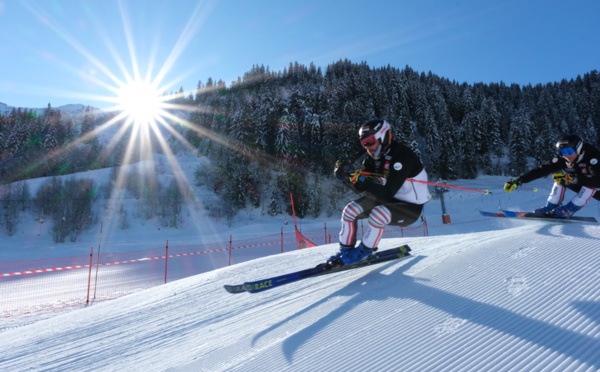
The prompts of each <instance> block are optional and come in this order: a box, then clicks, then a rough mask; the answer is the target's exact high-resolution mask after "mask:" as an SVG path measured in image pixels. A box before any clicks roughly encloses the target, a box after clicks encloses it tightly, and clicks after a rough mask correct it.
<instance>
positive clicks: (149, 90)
mask: <svg viewBox="0 0 600 372" xmlns="http://www.w3.org/2000/svg"><path fill="white" fill-rule="evenodd" d="M163 106H164V97H163V95H162V94H161V92H160V91H158V90H157V89H156V88H155V87H154V86H152V84H150V83H148V82H146V81H143V80H136V81H132V82H130V83H129V84H126V85H124V86H123V87H121V89H120V90H119V92H118V109H119V110H120V111H122V112H123V114H124V116H125V117H126V118H127V120H128V121H130V122H133V123H135V124H138V125H148V124H151V123H152V122H154V121H155V120H156V119H157V118H158V117H160V116H161V113H162V112H163Z"/></svg>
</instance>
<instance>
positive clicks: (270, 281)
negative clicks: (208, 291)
mask: <svg viewBox="0 0 600 372" xmlns="http://www.w3.org/2000/svg"><path fill="white" fill-rule="evenodd" d="M410 251H411V249H410V247H409V246H408V245H403V246H400V247H396V248H392V249H388V250H385V251H379V252H376V253H374V254H372V255H371V256H369V257H368V258H367V259H366V260H364V261H360V262H357V263H355V264H352V265H344V266H339V267H334V268H330V269H327V267H326V266H325V264H319V265H317V266H315V267H312V268H310V269H304V270H300V271H296V272H293V273H288V274H283V275H279V276H274V277H272V278H265V279H261V280H255V281H249V282H245V283H244V284H238V285H225V286H224V287H225V290H226V291H227V292H229V293H233V294H237V293H244V292H249V293H256V292H262V291H266V290H268V289H272V288H276V287H279V286H282V285H284V284H289V283H293V282H297V281H299V280H303V279H308V278H313V277H317V276H321V275H328V274H334V273H339V272H342V271H347V270H351V269H356V268H360V267H365V266H369V265H374V264H378V263H382V262H388V261H393V260H396V259H399V258H403V257H408V256H410V253H409V252H410Z"/></svg>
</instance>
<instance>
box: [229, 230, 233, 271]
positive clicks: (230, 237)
mask: <svg viewBox="0 0 600 372" xmlns="http://www.w3.org/2000/svg"><path fill="white" fill-rule="evenodd" d="M232 240H233V236H232V235H229V266H231V250H232V247H231V241H232Z"/></svg>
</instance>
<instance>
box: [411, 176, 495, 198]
mask: <svg viewBox="0 0 600 372" xmlns="http://www.w3.org/2000/svg"><path fill="white" fill-rule="evenodd" d="M406 180H407V181H410V182H417V183H424V184H427V185H432V186H439V187H447V188H449V189H458V190H464V191H473V192H480V193H482V194H486V195H487V194H491V193H492V192H491V191H489V190H481V189H474V188H471V187H464V186H453V185H448V184H446V183H438V182H429V181H422V180H415V179H413V178H407V179H406Z"/></svg>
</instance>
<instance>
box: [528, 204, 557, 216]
mask: <svg viewBox="0 0 600 372" xmlns="http://www.w3.org/2000/svg"><path fill="white" fill-rule="evenodd" d="M556 207H558V204H554V203H550V202H548V204H546V206H545V207H541V208H537V209H536V210H534V211H533V213H535V214H544V215H550V216H551V215H552V211H553V210H554V208H556Z"/></svg>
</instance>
